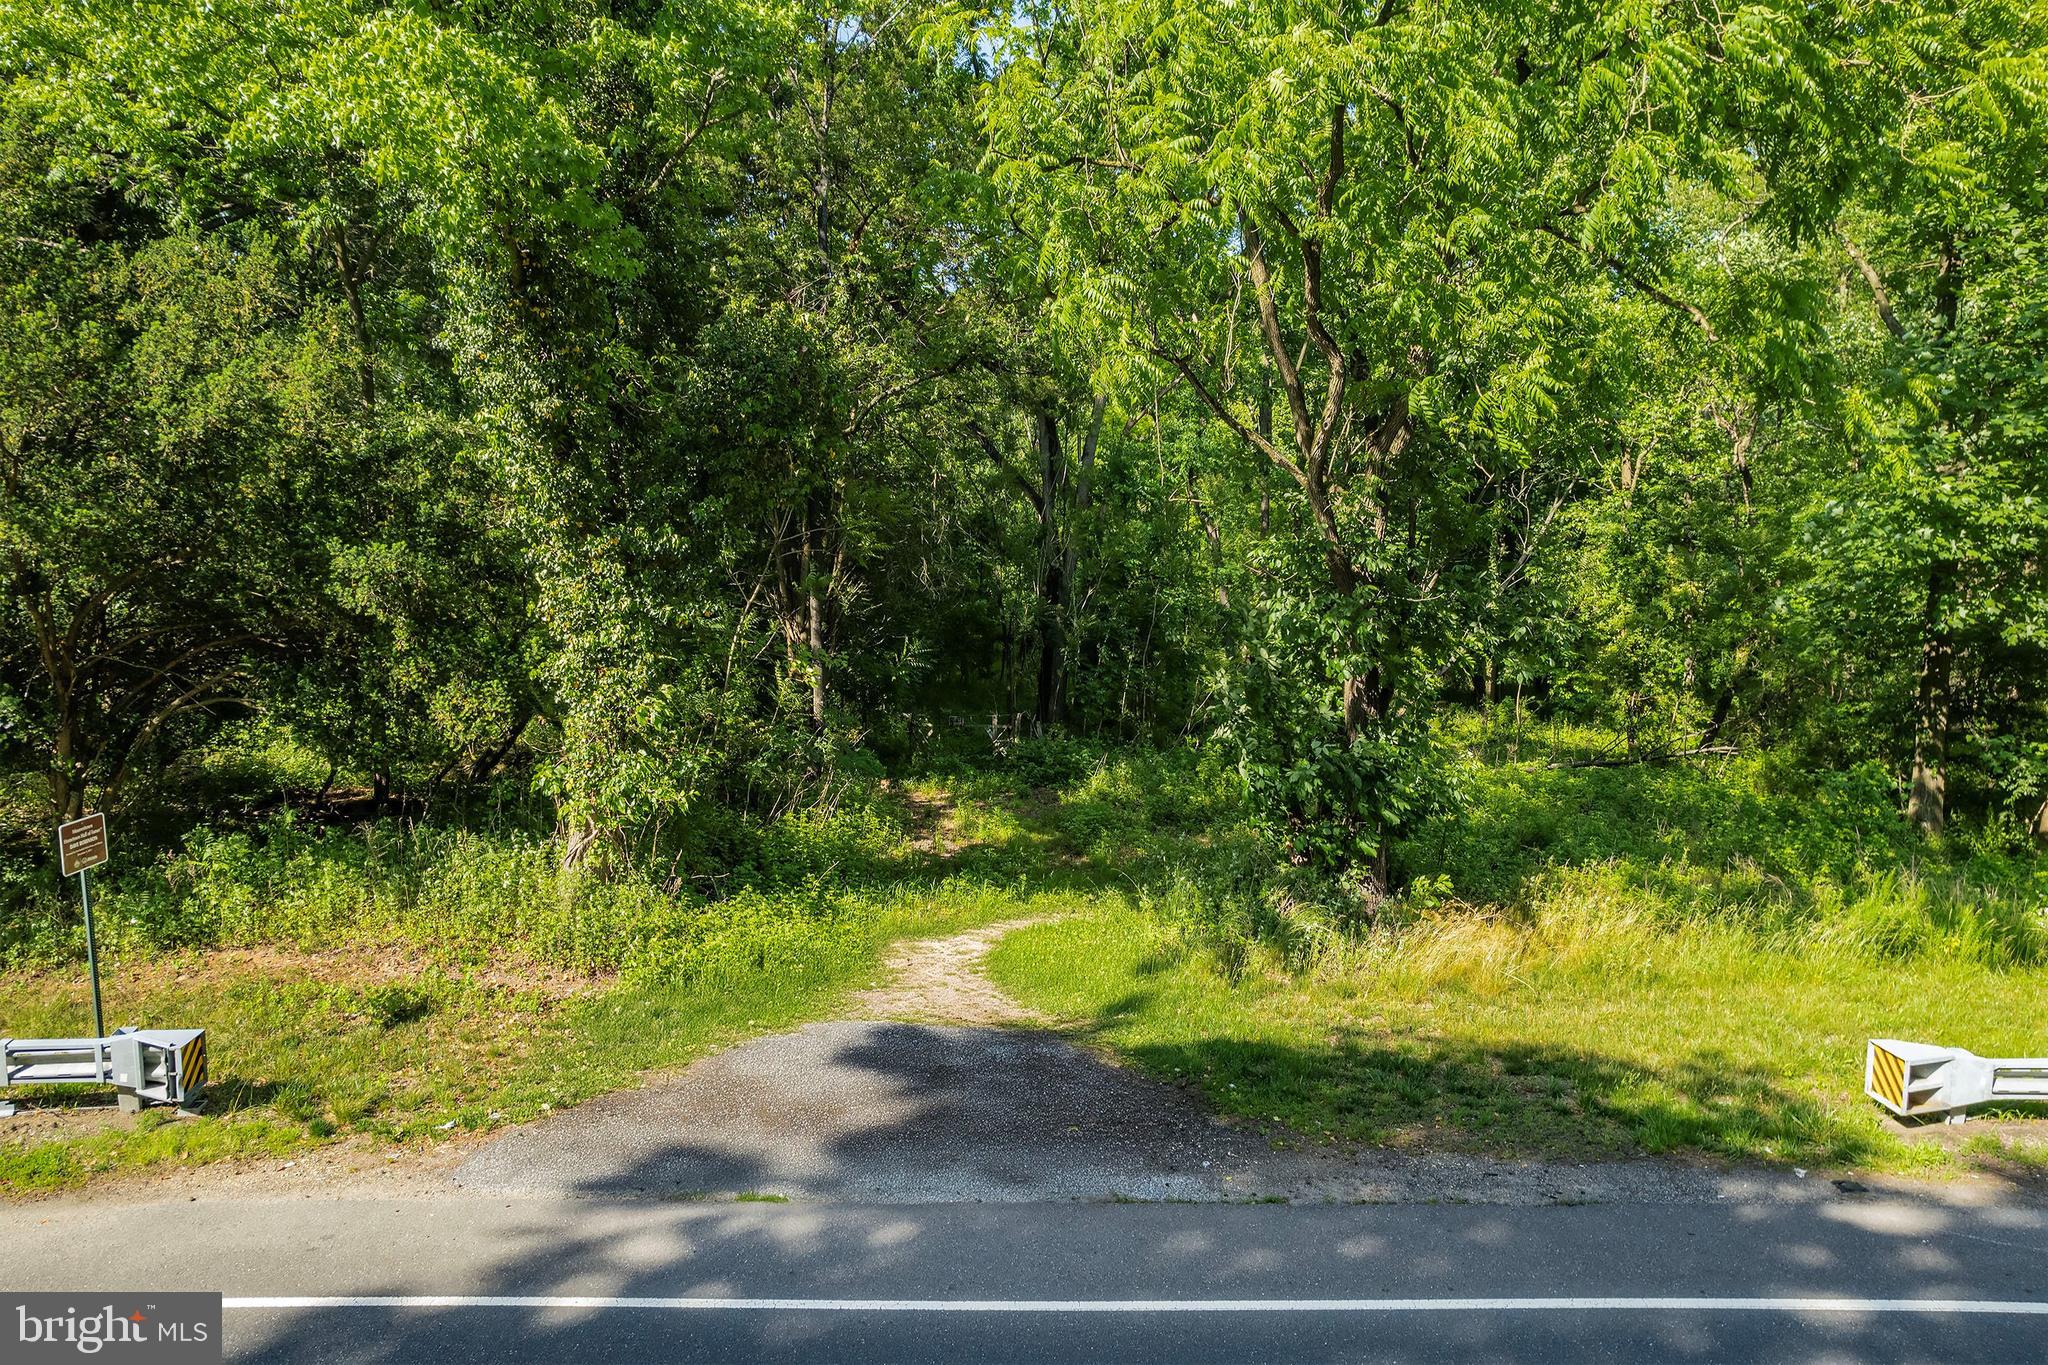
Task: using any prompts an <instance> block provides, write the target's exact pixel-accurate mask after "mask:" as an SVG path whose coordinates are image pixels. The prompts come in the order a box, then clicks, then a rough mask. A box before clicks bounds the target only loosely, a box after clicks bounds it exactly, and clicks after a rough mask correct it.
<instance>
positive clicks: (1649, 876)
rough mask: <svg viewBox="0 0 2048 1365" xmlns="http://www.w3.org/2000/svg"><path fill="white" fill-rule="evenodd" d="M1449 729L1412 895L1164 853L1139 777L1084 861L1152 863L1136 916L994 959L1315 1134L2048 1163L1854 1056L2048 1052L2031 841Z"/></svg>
mask: <svg viewBox="0 0 2048 1365" xmlns="http://www.w3.org/2000/svg"><path fill="white" fill-rule="evenodd" d="M1467 738H1468V739H1471V740H1472V741H1474V743H1473V748H1472V750H1471V758H1470V760H1469V768H1468V771H1467V773H1466V775H1465V776H1466V781H1467V783H1468V786H1469V788H1470V791H1469V795H1470V804H1469V806H1468V808H1467V809H1466V811H1465V812H1464V813H1463V814H1462V815H1461V816H1459V817H1458V818H1456V819H1449V820H1444V821H1440V822H1437V823H1434V824H1432V825H1429V826H1426V827H1424V828H1422V829H1420V830H1418V831H1417V832H1416V835H1415V837H1414V839H1413V840H1412V841H1411V842H1410V843H1409V844H1408V845H1407V846H1406V847H1405V849H1404V854H1403V856H1404V858H1405V860H1406V864H1407V866H1406V868H1405V871H1406V872H1407V874H1408V876H1409V878H1410V887H1411V889H1410V891H1409V893H1408V895H1407V896H1406V897H1405V898H1404V899H1403V900H1402V901H1400V902H1398V903H1395V904H1392V905H1387V906H1384V907H1382V908H1381V909H1380V911H1379V912H1378V914H1377V915H1376V916H1375V917H1374V919H1373V922H1371V923H1366V922H1363V920H1362V919H1361V918H1360V917H1359V916H1357V914H1356V913H1355V912H1352V913H1349V914H1347V911H1346V907H1344V906H1343V905H1342V904H1341V903H1338V902H1336V901H1334V900H1333V898H1331V897H1330V896H1328V894H1327V893H1326V892H1324V891H1322V890H1320V889H1318V888H1316V887H1314V886H1304V885H1286V884H1284V883H1283V884H1275V882H1274V881H1273V879H1272V878H1270V877H1269V876H1266V875H1264V874H1263V872H1262V870H1261V869H1262V866H1263V865H1262V864H1261V863H1260V862H1259V861H1258V860H1257V859H1256V858H1255V857H1252V858H1247V857H1246V856H1245V855H1244V854H1243V853H1241V852H1240V853H1233V852H1232V851H1231V848H1230V845H1231V844H1232V842H1233V839H1241V838H1242V833H1241V832H1239V833H1238V834H1237V835H1233V834H1232V833H1231V832H1230V831H1228V830H1211V831H1207V832H1205V834H1204V835H1203V837H1202V838H1201V839H1200V840H1199V841H1187V840H1183V841H1182V842H1181V845H1180V847H1179V849H1178V850H1176V849H1174V848H1173V847H1172V846H1171V845H1170V844H1168V845H1162V843H1161V842H1160V841H1159V840H1158V839H1157V838H1156V837H1154V836H1152V835H1150V834H1148V832H1147V829H1146V828H1145V826H1146V824H1147V823H1148V822H1150V821H1153V820H1155V819H1156V818H1157V817H1158V815H1159V814H1160V813H1159V812H1156V811H1151V812H1148V810H1147V808H1146V800H1145V793H1142V792H1139V791H1136V790H1129V791H1124V792H1122V793H1121V794H1120V799H1119V794H1118V793H1116V792H1115V791H1114V790H1113V788H1114V787H1115V785H1116V783H1115V782H1114V781H1113V780H1112V779H1113V775H1110V774H1105V775H1104V776H1102V777H1099V778H1097V779H1096V780H1095V783H1094V785H1095V786H1096V787H1097V788H1106V789H1111V790H1104V791H1102V792H1101V793H1100V794H1101V795H1103V796H1107V797H1109V798H1110V799H1107V800H1102V801H1099V802H1098V803H1097V806H1096V808H1097V809H1098V810H1100V811H1101V812H1103V813H1104V814H1105V818H1106V821H1107V823H1106V824H1105V825H1104V827H1103V828H1102V829H1101V830H1100V831H1099V834H1098V836H1097V841H1096V852H1097V854H1098V856H1110V855H1112V854H1113V852H1114V851H1115V850H1117V849H1119V848H1120V849H1122V850H1123V856H1125V857H1126V858H1127V859H1138V860H1142V859H1144V858H1145V857H1147V856H1149V857H1150V858H1152V859H1153V860H1155V861H1160V860H1163V865H1162V866H1160V867H1158V868H1157V869H1156V870H1155V871H1154V873H1153V874H1152V875H1150V876H1148V877H1143V878H1141V881H1142V882H1143V885H1142V887H1141V889H1139V890H1138V891H1137V892H1136V894H1134V895H1133V896H1132V897H1130V898H1129V903H1127V904H1122V905H1116V904H1105V905H1101V906H1098V907H1097V908H1096V909H1094V910H1092V911H1090V912H1089V913H1086V914H1082V915H1078V916H1074V917H1070V918H1067V919H1063V920H1061V921H1060V922H1058V923H1052V924H1046V925H1041V926H1035V927H1031V928H1028V929H1025V930H1022V931H1020V932H1018V933H1016V934H1013V935H1011V936H1010V937H1008V938H1007V939H1005V940H1004V941H1003V942H1002V943H1001V944H1000V945H999V946H998V947H997V949H996V951H995V953H994V955H993V957H992V959H991V963H990V970H991V974H992V975H993V976H994V977H995V979H996V980H997V981H998V982H999V983H1000V984H1002V985H1003V986H1004V987H1006V988H1007V989H1009V990H1010V991H1011V992H1012V993H1013V994H1015V995H1016V996H1017V997H1018V998H1020V999H1021V1000H1023V1001H1024V1002H1025V1003H1027V1004H1030V1005H1033V1006H1036V1007H1038V1008H1040V1009H1042V1010H1045V1011H1047V1012H1049V1013H1052V1014H1055V1015H1057V1016H1060V1017H1063V1018H1066V1019H1069V1020H1073V1021H1077V1023H1078V1026H1079V1027H1080V1028H1082V1029H1083V1030H1084V1031H1085V1032H1086V1033H1087V1034H1088V1035H1089V1036H1091V1037H1092V1038H1093V1039H1095V1040H1096V1041H1098V1042H1099V1043H1101V1044H1103V1045H1106V1046H1108V1047H1110V1048H1111V1049H1113V1050H1114V1051H1116V1052H1117V1053H1119V1054H1121V1055H1123V1056H1124V1057H1126V1058H1127V1059H1129V1060H1131V1061H1132V1062H1134V1063H1136V1064H1137V1065H1139V1066H1141V1067H1143V1068H1144V1069H1145V1070H1147V1071H1150V1072H1153V1073H1155V1074H1157V1075H1160V1076H1162V1077H1166V1078H1169V1079H1174V1080H1179V1081H1185V1082H1192V1083H1193V1084H1195V1085H1197V1086H1199V1088H1200V1089H1201V1091H1202V1093H1204V1094H1205V1095H1206V1096H1207V1097H1208V1099H1209V1100H1210V1101H1211V1103H1213V1104H1214V1105H1215V1106H1216V1107H1217V1108H1219V1109H1221V1110H1223V1111H1224V1112H1227V1113H1231V1114H1235V1115H1239V1116H1242V1117H1245V1118H1248V1119H1253V1120H1258V1121H1274V1122H1277V1123H1279V1124H1282V1125H1285V1126H1286V1127H1287V1128H1290V1129H1292V1130H1294V1131H1295V1132H1297V1133H1299V1134H1301V1135H1303V1136H1304V1137H1305V1138H1306V1139H1308V1140H1311V1141H1314V1140H1325V1139H1332V1138H1334V1139H1349V1140H1357V1141H1365V1142H1373V1143H1391V1144H1397V1145H1402V1146H1407V1147H1412V1148H1421V1149H1434V1150H1459V1151H1471V1152H1484V1153H1496V1154H1502V1155H1512V1156H1543V1157H1554V1158H1565V1159H1584V1158H1589V1157H1615V1156H1627V1155H1636V1154H1644V1153H1684V1154H1706V1155H1710V1156H1715V1157H1725V1158H1735V1159H1743V1160H1760V1161H1767V1162H1782V1163H1787V1164H1799V1165H1813V1166H1838V1167H1855V1168H1862V1169H1874V1170H1889V1171H1917V1172H1925V1173H1943V1172H1954V1171H1958V1170H1961V1169H1964V1168H1965V1167H1967V1166H1968V1165H1971V1164H1974V1163H1977V1162H1979V1161H1987V1160H1988V1161H1993V1162H2008V1163H2012V1162H2017V1163H2027V1164H2031V1165H2034V1166H2041V1165H2044V1164H2048V1146H2044V1145H2043V1144H2044V1143H2048V1118H2043V1119H2040V1120H2039V1122H2040V1126H2041V1128H2042V1130H2043V1132H2042V1134H2041V1135H2040V1136H2039V1137H2035V1136H2033V1135H2031V1134H2026V1135H2024V1136H2012V1135H2008V1136H2001V1135H1998V1134H1995V1133H1993V1132H1991V1131H1989V1130H1987V1129H1986V1128H1984V1127H1981V1126H1980V1127H1979V1128H1978V1130H1977V1135H1975V1136H1973V1137H1970V1138H1968V1139H1967V1140H1966V1141H1965V1142H1964V1143H1963V1144H1962V1150H1961V1151H1960V1152H1959V1153H1958V1152H1952V1151H1949V1150H1947V1149H1946V1147H1945V1146H1944V1145H1940V1144H1931V1143H1928V1142H1924V1141H1912V1140H1910V1139H1909V1138H1907V1137H1906V1136H1904V1135H1902V1134H1901V1133H1900V1132H1899V1130H1897V1129H1896V1128H1895V1127H1894V1126H1892V1125H1890V1124H1889V1123H1887V1122H1885V1121H1884V1120H1883V1118H1882V1116H1881V1115H1880V1113H1879V1111H1878V1110H1877V1109H1876V1107H1875V1106H1874V1105H1872V1104H1871V1103H1870V1102H1869V1101H1868V1100H1867V1099H1866V1098H1864V1097H1863V1095H1862V1094H1861V1071H1860V1066H1861V1057H1862V1047H1863V1043H1864V1040H1865V1039H1866V1038H1868V1037H1871V1036H1894V1037H1901V1038H1907V1039H1922V1040H1927V1041H1934V1042H1943V1043H1948V1044H1952V1045H1956V1046H1964V1047H1969V1048H1971V1049H1973V1050H1975V1051H1977V1052H1979V1053H1981V1054H1986V1055H2005V1056H2040V1055H2044V1054H2048V1012H2044V1009H2043V1002H2044V1001H2048V909H2044V907H2048V867H2044V864H2043V861H2042V860H2041V859H2040V858H2039V857H2037V856H2035V855H2033V854H2032V853H2030V852H2029V851H2027V850H2025V849H2024V848H2007V849H2003V850H2000V849H1997V848H1993V847H1988V846H1986V841H1984V840H1982V839H1979V840H1977V841H1976V842H1974V843H1973V842H1971V841H1970V840H1969V839H1968V838H1953V839H1951V840H1950V841H1949V843H1948V844H1946V845H1945V846H1942V847H1938V848H1928V847H1926V846H1924V845H1920V844H1917V843H1916V842H1915V841H1914V840H1913V839H1912V838H1911V837H1910V836H1909V835H1908V834H1907V833H1906V832H1905V831H1904V830H1903V829H1902V828H1901V822H1900V821H1899V820H1898V819H1897V817H1896V815H1895V814H1894V813H1893V811H1894V809H1895V808H1894V807H1893V805H1892V804H1891V796H1890V793H1889V792H1888V791H1886V790H1885V789H1884V784H1883V779H1882V778H1880V777H1874V776H1872V775H1867V774H1866V775H1850V776H1843V777H1833V778H1829V779H1826V780H1821V781H1815V780H1812V779H1801V778H1798V777H1797V776H1796V775H1792V774H1787V773H1782V772H1774V771H1772V770H1771V768H1770V765H1769V764H1767V763H1764V762H1756V761H1743V762H1724V763H1717V764H1714V765H1711V766H1672V767H1621V768H1570V767H1551V766H1549V765H1550V763H1551V762H1552V761H1555V760H1557V759H1561V758H1566V757H1569V756H1570V755H1572V754H1574V753H1578V754H1584V753H1586V752H1587V751H1588V750H1589V749H1590V748H1591V747H1593V746H1595V745H1597V744H1598V743H1599V742H1600V737H1598V736H1586V735H1573V734H1571V733H1569V732H1565V731H1552V732H1550V734H1549V736H1548V739H1549V740H1550V743H1547V744H1545V745H1543V746H1540V747H1538V748H1536V749H1535V750H1534V752H1533V755H1532V752H1531V749H1530V747H1529V746H1527V745H1525V746H1523V750H1522V755H1521V759H1520V761H1515V762H1510V761H1507V760H1506V758H1505V756H1504V755H1502V754H1501V753H1499V751H1498V747H1497V746H1496V747H1495V749H1494V751H1493V752H1491V753H1488V752H1487V749H1486V746H1484V745H1482V744H1479V743H1478V742H1477V741H1478V738H1479V736H1478V734H1477V732H1474V733H1472V734H1469V735H1468V736H1467ZM1168 814H1170V812H1169V813H1168ZM1169 823H1170V822H1169ZM1992 1117H1996V1116H1995V1115H1994V1116H1992ZM2028 1126H2031V1125H2028ZM1968 1131H1969V1130H1968V1129H1965V1130H1963V1132H1965V1133H1967V1132H1968Z"/></svg>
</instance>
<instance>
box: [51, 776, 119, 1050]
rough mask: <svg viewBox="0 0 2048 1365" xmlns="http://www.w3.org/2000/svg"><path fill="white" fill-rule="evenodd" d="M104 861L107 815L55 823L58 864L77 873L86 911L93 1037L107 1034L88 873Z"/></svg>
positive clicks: (80, 898) (100, 813)
mask: <svg viewBox="0 0 2048 1365" xmlns="http://www.w3.org/2000/svg"><path fill="white" fill-rule="evenodd" d="M106 860H107V816H106V812H104V811H94V812H93V813H92V814H91V815H88V816H84V817H83V818H81V819H77V820H71V821H67V822H66V823H64V824H61V825H59V826H57V867H58V869H59V871H61V872H62V874H63V875H64V876H66V877H68V876H70V875H72V874H73V873H74V872H75V873H77V874H78V903H79V905H80V906H81V907H82V908H83V909H84V911H85V967H86V970H87V971H88V972H90V973H91V974H92V1031H93V1036H95V1037H98V1038H104V1037H106V1036H107V1020H106V1015H105V1013H104V1012H103V1011H102V1010H101V1009H100V958H99V951H98V948H97V947H96V946H95V945H94V943H93V936H92V883H91V879H90V877H88V876H87V873H89V872H90V871H91V869H93V868H95V867H98V866H99V865H100V864H101V863H103V862H105V861H106Z"/></svg>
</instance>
